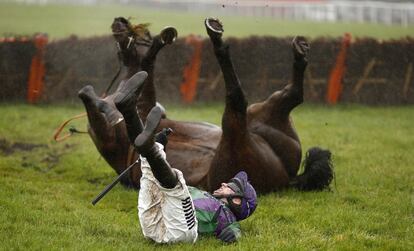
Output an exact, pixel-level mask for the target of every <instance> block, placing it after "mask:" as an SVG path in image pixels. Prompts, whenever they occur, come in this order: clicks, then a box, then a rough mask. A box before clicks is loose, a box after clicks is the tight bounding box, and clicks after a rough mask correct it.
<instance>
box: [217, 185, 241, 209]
mask: <svg viewBox="0 0 414 251" xmlns="http://www.w3.org/2000/svg"><path fill="white" fill-rule="evenodd" d="M233 194H234V191H233V190H232V189H231V188H230V187H229V186H228V184H227V183H221V187H220V188H219V189H217V190H216V191H214V192H213V196H215V197H222V198H221V200H222V201H224V202H225V203H228V202H227V197H230V196H231V195H233ZM232 201H233V203H234V204H236V205H240V204H241V198H240V197H233V198H232Z"/></svg>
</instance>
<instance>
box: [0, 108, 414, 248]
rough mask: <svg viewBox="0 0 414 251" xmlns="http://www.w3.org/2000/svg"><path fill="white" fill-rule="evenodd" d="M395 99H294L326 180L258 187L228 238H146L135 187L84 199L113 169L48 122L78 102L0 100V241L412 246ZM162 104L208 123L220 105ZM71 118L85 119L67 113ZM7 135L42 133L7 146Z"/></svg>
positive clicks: (402, 113) (403, 140) (413, 137)
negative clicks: (371, 103)
mask: <svg viewBox="0 0 414 251" xmlns="http://www.w3.org/2000/svg"><path fill="white" fill-rule="evenodd" d="M413 108H414V107H412V106H406V107H387V108H381V107H376V108H372V107H364V106H356V105H351V106H345V105H343V106H337V107H325V106H318V105H303V106H301V107H299V108H298V109H296V110H295V111H294V112H293V114H292V116H293V119H294V121H295V124H296V128H297V130H298V132H299V135H300V137H301V139H302V144H303V148H304V149H307V148H309V147H310V146H314V145H319V146H322V147H327V148H330V149H331V150H332V152H333V156H334V163H335V169H336V187H335V186H334V188H333V191H332V192H328V191H326V192H308V193H304V192H298V191H293V190H287V191H281V192H276V193H272V194H269V195H265V196H260V197H259V206H258V208H257V210H256V212H255V213H254V214H253V216H252V217H250V218H249V219H247V220H245V221H243V222H241V227H242V231H243V237H242V239H241V240H240V242H239V243H236V244H232V245H224V244H222V243H221V242H220V241H218V240H216V239H215V238H214V237H202V238H201V240H200V241H199V242H197V243H196V244H195V246H193V245H190V244H178V245H155V244H153V243H151V242H149V241H147V240H145V239H144V238H143V236H142V233H141V231H140V227H139V223H138V218H137V209H136V202H137V193H136V192H134V191H131V190H126V189H124V188H122V187H121V186H117V187H116V188H115V189H114V190H113V191H111V192H110V193H109V194H108V195H107V196H106V197H105V198H104V199H103V200H102V201H101V202H100V203H99V204H98V205H97V206H95V207H93V206H92V205H91V203H90V201H91V200H92V199H93V198H94V196H96V195H97V194H98V193H99V192H100V191H101V190H102V189H103V188H104V186H105V185H106V184H108V183H109V182H111V181H112V179H113V178H114V176H115V173H114V172H113V171H112V169H111V168H110V167H109V166H108V165H107V164H106V163H105V162H104V160H103V159H102V158H101V157H99V154H98V153H97V151H96V149H95V147H94V145H93V144H92V142H91V140H90V139H89V137H88V136H87V135H76V136H73V137H72V138H70V139H69V140H67V141H64V142H62V143H55V142H53V140H52V134H53V132H54V129H55V128H56V127H57V125H58V124H59V123H60V122H62V121H63V120H64V119H66V118H68V117H70V116H73V115H76V114H78V113H80V112H83V108H82V107H81V106H65V105H55V106H29V105H21V104H20V105H19V104H17V105H5V104H2V105H1V106H0V113H1V115H2V119H1V120H0V144H1V146H2V147H1V148H0V175H1V178H0V191H1V192H0V212H1V213H0V239H1V245H0V249H1V250H24V249H29V250H58V249H70V250H154V249H167V250H193V249H195V250H217V249H220V250H222V249H225V250H312V249H318V250H319V249H321V250H366V249H375V250H413V249H414V234H413V233H414V225H413V223H414V222H413V206H414V195H413V187H414V180H413V179H414V176H413V171H414V164H413V163H414V134H413V129H412V128H413V127H412V125H413V124H414V117H413V116H412V114H413V113H412V111H413ZM167 110H168V111H169V116H170V117H172V118H178V119H186V120H199V121H200V120H202V121H209V122H212V123H219V121H220V116H221V115H220V114H221V113H222V110H223V106H222V105H214V104H211V105H195V106H190V107H188V106H187V107H185V106H180V105H173V106H172V105H167ZM75 125H76V127H77V128H78V129H83V128H84V127H85V126H86V122H85V120H81V121H78V122H76V123H75ZM5 141H7V142H8V143H9V147H10V146H11V145H12V144H13V143H16V142H24V143H30V144H43V146H41V147H38V148H34V149H33V150H31V151H23V150H16V151H15V152H14V153H9V154H6V153H5V152H4V149H5V148H9V147H7V146H6V143H5Z"/></svg>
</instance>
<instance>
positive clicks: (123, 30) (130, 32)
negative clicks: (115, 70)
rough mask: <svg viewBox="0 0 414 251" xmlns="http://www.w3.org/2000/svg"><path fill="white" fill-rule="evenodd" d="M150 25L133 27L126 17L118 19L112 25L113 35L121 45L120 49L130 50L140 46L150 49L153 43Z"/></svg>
mask: <svg viewBox="0 0 414 251" xmlns="http://www.w3.org/2000/svg"><path fill="white" fill-rule="evenodd" d="M148 25H149V24H138V25H133V24H131V22H130V21H129V20H128V19H126V18H124V17H116V18H114V21H113V22H112V25H111V30H112V35H113V37H114V39H115V40H116V42H117V43H118V44H119V49H121V50H125V49H130V48H131V46H133V45H134V44H135V45H138V46H144V47H149V46H150V45H151V42H152V38H151V35H150V33H149V31H148V29H147V27H148Z"/></svg>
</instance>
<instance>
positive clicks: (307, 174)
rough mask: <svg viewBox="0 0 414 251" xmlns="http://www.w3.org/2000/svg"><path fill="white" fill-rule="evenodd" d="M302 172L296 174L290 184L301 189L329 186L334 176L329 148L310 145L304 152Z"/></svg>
mask: <svg viewBox="0 0 414 251" xmlns="http://www.w3.org/2000/svg"><path fill="white" fill-rule="evenodd" d="M303 165H304V166H305V168H304V171H303V173H302V174H300V175H298V176H296V177H295V178H294V179H293V180H292V181H291V182H290V185H291V186H293V187H295V188H297V189H299V190H303V191H311V190H323V189H325V188H329V184H330V183H331V181H332V179H333V178H334V170H333V164H332V159H331V152H330V151H329V150H325V149H321V148H319V147H312V148H310V149H309V150H308V152H307V153H306V158H305V160H304V162H303Z"/></svg>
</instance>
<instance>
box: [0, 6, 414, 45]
mask: <svg viewBox="0 0 414 251" xmlns="http://www.w3.org/2000/svg"><path fill="white" fill-rule="evenodd" d="M117 16H124V17H129V16H130V17H133V18H135V19H134V20H133V21H134V22H150V23H151V24H152V26H151V31H152V32H153V33H154V34H155V33H158V32H159V31H160V30H161V29H162V28H163V27H165V26H167V25H172V26H175V27H176V28H177V30H178V33H179V36H185V35H188V34H191V33H192V34H200V35H202V36H205V30H204V26H203V24H202V21H203V20H204V18H205V17H206V14H203V13H191V14H190V13H183V12H173V11H157V10H150V9H143V8H140V7H136V6H121V5H98V6H75V5H27V4H16V3H0V35H1V34H3V35H7V34H11V33H14V34H18V35H22V34H23V35H25V34H28V35H31V34H33V33H35V32H46V33H48V34H49V36H50V37H51V38H52V39H56V38H63V37H67V36H69V35H71V34H76V35H78V36H82V37H87V36H94V35H103V34H109V32H110V28H109V27H110V24H111V22H112V20H113V18H114V17H117ZM219 18H221V19H222V21H223V22H224V24H225V27H224V28H225V30H226V35H227V36H237V37H245V36H250V35H271V36H292V35H297V34H302V35H304V36H308V37H317V36H333V37H335V36H342V35H343V34H344V33H345V32H351V33H352V34H353V35H354V37H374V38H378V39H391V38H400V37H405V36H414V26H409V27H400V26H384V25H374V24H356V23H353V24H350V23H338V24H334V23H312V22H290V21H278V20H272V19H266V18H252V17H230V16H223V17H219Z"/></svg>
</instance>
